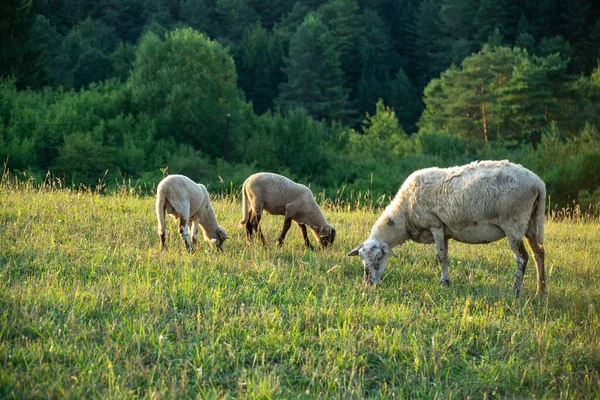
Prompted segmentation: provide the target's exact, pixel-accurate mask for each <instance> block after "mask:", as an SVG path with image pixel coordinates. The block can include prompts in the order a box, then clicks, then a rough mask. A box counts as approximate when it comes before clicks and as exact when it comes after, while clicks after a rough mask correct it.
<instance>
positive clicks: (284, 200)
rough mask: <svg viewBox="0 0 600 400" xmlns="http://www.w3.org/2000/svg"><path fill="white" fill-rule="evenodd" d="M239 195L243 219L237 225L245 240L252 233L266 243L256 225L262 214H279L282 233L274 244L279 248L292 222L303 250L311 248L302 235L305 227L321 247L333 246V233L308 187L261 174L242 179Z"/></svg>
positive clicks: (250, 236)
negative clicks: (298, 229)
mask: <svg viewBox="0 0 600 400" xmlns="http://www.w3.org/2000/svg"><path fill="white" fill-rule="evenodd" d="M242 193H243V199H242V213H243V219H242V221H240V225H242V226H245V227H246V236H247V237H248V238H249V239H250V238H252V234H253V232H254V231H256V232H258V235H259V238H260V240H261V242H262V244H263V245H265V244H266V242H265V237H264V235H263V234H262V231H261V229H260V226H259V224H260V220H261V216H262V213H263V211H264V212H266V213H267V214H273V215H283V216H284V218H285V219H284V222H283V230H282V231H281V235H279V238H278V239H277V244H278V245H280V246H281V245H282V244H283V240H284V239H285V235H286V234H287V232H288V230H289V229H290V226H291V224H292V221H294V222H296V223H297V224H298V226H299V227H300V230H301V231H302V237H303V239H304V244H305V245H306V247H308V248H312V245H311V244H310V241H309V240H308V235H307V232H306V227H307V226H308V227H309V228H310V230H311V231H312V233H313V235H314V236H315V238H317V240H318V241H319V243H320V244H321V247H323V248H324V247H326V246H328V245H330V244H333V241H334V240H335V235H336V231H335V229H334V228H333V226H331V225H330V224H329V223H328V222H327V220H326V219H325V216H324V215H323V212H322V211H321V209H320V208H319V205H318V204H317V202H316V200H315V198H314V196H313V194H312V192H311V191H310V189H309V188H308V187H306V186H304V185H301V184H298V183H295V182H293V181H292V180H290V179H288V178H286V177H285V176H281V175H277V174H272V173H268V172H261V173H258V174H254V175H251V176H250V177H249V178H248V179H246V181H245V182H244V185H243V187H242Z"/></svg>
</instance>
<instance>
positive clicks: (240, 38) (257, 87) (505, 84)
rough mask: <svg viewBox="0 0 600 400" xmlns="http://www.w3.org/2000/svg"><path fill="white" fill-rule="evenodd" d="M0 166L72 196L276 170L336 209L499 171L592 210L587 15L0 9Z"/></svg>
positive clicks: (599, 141)
mask: <svg viewBox="0 0 600 400" xmlns="http://www.w3.org/2000/svg"><path fill="white" fill-rule="evenodd" d="M2 8H3V11H2V14H1V15H0V31H1V34H0V40H1V43H0V52H1V56H0V77H1V79H0V160H1V161H2V162H3V164H4V170H5V171H10V172H11V173H14V174H18V175H20V176H21V177H24V178H25V179H35V180H44V179H53V180H57V181H59V182H60V184H61V185H64V186H67V187H78V186H79V185H89V186H93V185H99V184H100V185H101V186H103V187H110V186H111V185H117V184H118V183H119V182H133V184H134V185H138V184H139V185H148V184H149V185H153V184H156V183H157V182H158V181H159V180H160V179H161V178H162V177H163V176H164V175H165V174H167V173H182V174H185V175H187V176H189V177H191V178H192V179H194V180H196V181H198V182H203V183H205V184H206V185H207V186H208V187H209V189H210V190H211V191H220V190H231V189H232V188H235V187H238V186H239V185H240V184H241V183H242V182H243V180H244V179H245V178H246V177H247V176H248V175H249V174H251V173H253V172H257V171H272V172H278V173H281V174H284V175H287V176H289V177H291V178H293V179H297V180H299V181H302V182H303V183H306V184H310V185H311V188H312V189H313V190H315V191H320V190H324V191H326V193H328V195H337V196H344V195H349V194H350V193H358V192H369V193H371V195H372V196H373V197H377V196H380V195H389V194H392V193H394V192H395V191H396V190H397V189H398V187H399V185H400V184H401V183H402V181H403V180H404V178H406V176H408V175H409V174H410V173H411V172H412V171H414V170H416V169H419V168H424V167H430V166H450V165H457V164H462V163H466V162H469V161H472V160H477V159H504V158H508V159H510V160H511V161H514V162H518V163H521V164H523V165H524V166H526V167H528V168H530V169H532V170H533V171H534V172H536V173H537V174H538V175H540V177H542V179H543V180H544V181H545V182H546V185H547V188H548V194H549V197H550V204H551V207H553V206H566V205H572V204H577V205H578V206H589V205H594V204H598V203H600V132H599V129H600V112H599V109H600V68H599V60H600V3H599V2H596V1H593V0H572V1H568V2H561V1H558V0H536V1H533V0H371V1H365V0H326V1H322V0H304V1H296V0H273V1H269V2H263V1H257V0H171V1H167V0H102V1H90V0H81V1H71V0H37V1H32V0H6V1H5V2H3V7H2Z"/></svg>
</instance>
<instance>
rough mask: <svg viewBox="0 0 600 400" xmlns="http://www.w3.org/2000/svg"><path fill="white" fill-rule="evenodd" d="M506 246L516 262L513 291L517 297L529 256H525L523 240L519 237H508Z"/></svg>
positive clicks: (521, 286)
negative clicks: (507, 245)
mask: <svg viewBox="0 0 600 400" xmlns="http://www.w3.org/2000/svg"><path fill="white" fill-rule="evenodd" d="M508 244H509V245H510V249H511V250H512V252H513V253H514V254H515V258H516V260H517V268H516V270H515V283H514V284H513V290H514V291H515V294H516V295H519V294H520V293H521V289H522V288H523V277H524V276H525V267H527V261H528V260H529V254H527V250H525V245H524V244H523V239H522V238H521V237H514V236H508Z"/></svg>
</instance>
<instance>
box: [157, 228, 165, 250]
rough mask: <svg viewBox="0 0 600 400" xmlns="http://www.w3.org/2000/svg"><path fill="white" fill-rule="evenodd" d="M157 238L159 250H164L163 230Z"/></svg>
mask: <svg viewBox="0 0 600 400" xmlns="http://www.w3.org/2000/svg"><path fill="white" fill-rule="evenodd" d="M158 237H159V238H160V249H161V250H164V249H165V231H164V230H163V231H162V232H160V233H159V234H158Z"/></svg>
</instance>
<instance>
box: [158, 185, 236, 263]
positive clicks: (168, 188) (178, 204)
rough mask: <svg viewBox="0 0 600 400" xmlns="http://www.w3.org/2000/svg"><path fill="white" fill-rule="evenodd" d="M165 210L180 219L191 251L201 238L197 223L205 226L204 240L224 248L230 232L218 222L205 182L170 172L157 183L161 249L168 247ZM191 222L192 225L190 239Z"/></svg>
mask: <svg viewBox="0 0 600 400" xmlns="http://www.w3.org/2000/svg"><path fill="white" fill-rule="evenodd" d="M165 212H167V213H168V214H169V215H170V216H171V217H173V218H175V219H178V220H179V234H180V235H181V238H182V239H183V242H184V243H185V247H186V249H187V250H188V251H191V250H193V248H194V246H195V245H196V243H197V241H198V225H200V227H202V233H203V236H204V240H206V241H210V242H211V243H213V244H214V245H215V246H216V247H217V249H218V250H219V251H223V242H224V241H225V239H227V233H226V232H225V229H223V227H222V226H220V225H218V224H217V218H216V216H215V212H214V210H213V208H212V205H211V204H210V199H209V196H208V191H207V190H206V187H204V185H202V184H200V183H198V184H196V183H195V182H194V181H192V180H191V179H190V178H188V177H187V176H183V175H169V176H167V177H166V178H164V179H163V180H162V181H160V183H159V184H158V187H157V191H156V217H157V219H158V236H159V237H160V245H161V249H162V250H164V249H165ZM188 222H189V223H190V224H191V229H192V240H191V241H190V234H189V229H188Z"/></svg>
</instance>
